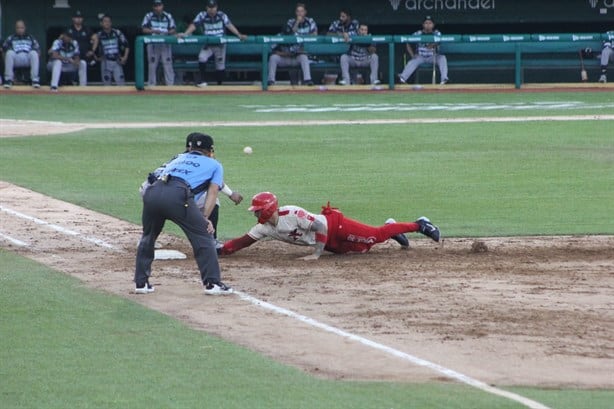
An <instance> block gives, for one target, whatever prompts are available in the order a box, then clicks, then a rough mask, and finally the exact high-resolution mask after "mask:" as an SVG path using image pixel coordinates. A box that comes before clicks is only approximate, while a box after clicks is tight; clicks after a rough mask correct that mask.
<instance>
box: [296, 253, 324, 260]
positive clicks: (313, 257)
mask: <svg viewBox="0 0 614 409" xmlns="http://www.w3.org/2000/svg"><path fill="white" fill-rule="evenodd" d="M319 258H320V255H319V254H310V255H308V256H305V257H299V260H304V261H311V260H317V259H319Z"/></svg>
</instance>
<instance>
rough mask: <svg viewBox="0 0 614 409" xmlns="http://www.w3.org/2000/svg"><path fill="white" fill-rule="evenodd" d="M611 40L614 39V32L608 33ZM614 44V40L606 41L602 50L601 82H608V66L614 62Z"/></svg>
mask: <svg viewBox="0 0 614 409" xmlns="http://www.w3.org/2000/svg"><path fill="white" fill-rule="evenodd" d="M607 34H609V36H610V38H612V37H614V31H608V32H607ZM613 44H614V42H613V41H612V40H608V41H604V42H603V46H602V48H601V76H600V77H599V82H602V83H604V84H605V83H606V82H608V64H609V63H610V60H614V45H613Z"/></svg>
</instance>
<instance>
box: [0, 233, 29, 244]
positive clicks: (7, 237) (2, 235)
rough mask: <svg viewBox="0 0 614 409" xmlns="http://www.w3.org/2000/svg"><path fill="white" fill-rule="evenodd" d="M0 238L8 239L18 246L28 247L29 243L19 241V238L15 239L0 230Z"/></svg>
mask: <svg viewBox="0 0 614 409" xmlns="http://www.w3.org/2000/svg"><path fill="white" fill-rule="evenodd" d="M0 239H4V240H6V241H8V242H10V243H13V244H14V245H16V246H19V247H28V246H29V244H28V243H26V242H25V241H21V240H19V239H16V238H15V237H11V236H9V235H8V234H4V233H2V232H0Z"/></svg>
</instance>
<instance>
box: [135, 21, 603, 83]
mask: <svg viewBox="0 0 614 409" xmlns="http://www.w3.org/2000/svg"><path fill="white" fill-rule="evenodd" d="M603 40H610V41H611V40H614V32H608V33H605V34H600V33H560V34H557V33H554V34H552V33H545V34H539V33H538V34H442V35H411V34H409V35H370V36H355V37H351V38H350V42H349V43H348V44H352V43H353V44H373V43H375V44H387V45H388V87H389V88H390V89H394V85H395V84H394V81H395V78H396V75H395V66H396V65H395V52H394V48H395V44H401V43H422V42H425V43H441V44H451V45H454V44H463V45H465V46H466V47H467V49H468V50H470V48H471V44H475V43H480V44H483V43H488V44H492V53H493V54H497V53H512V52H513V54H514V71H515V75H514V83H515V86H516V88H520V87H521V85H522V54H523V53H537V52H542V53H548V52H556V51H561V50H563V49H564V48H565V47H567V46H568V45H569V44H578V47H582V46H583V45H584V44H586V43H592V44H594V43H596V42H600V41H603ZM240 42H241V40H239V39H238V38H237V37H229V36H225V37H212V36H189V37H184V38H177V37H174V36H139V37H137V38H136V42H135V43H136V44H135V52H134V58H135V87H136V88H137V89H138V90H143V89H144V88H145V58H144V57H145V56H144V53H145V51H144V50H145V45H146V44H150V43H166V44H203V45H204V44H229V43H240ZM244 42H248V43H256V44H261V47H260V56H261V63H262V69H261V73H262V89H263V90H266V89H267V76H268V58H269V55H270V53H271V49H272V46H273V45H275V44H300V43H308V44H310V45H312V44H321V45H322V47H326V45H327V44H336V45H338V44H339V43H343V42H344V40H343V39H341V38H340V37H337V36H283V35H271V36H250V37H248V38H247V39H246V40H244ZM557 44H558V45H559V46H563V48H561V47H557ZM567 48H568V47H567ZM578 49H579V48H578ZM564 51H567V49H564Z"/></svg>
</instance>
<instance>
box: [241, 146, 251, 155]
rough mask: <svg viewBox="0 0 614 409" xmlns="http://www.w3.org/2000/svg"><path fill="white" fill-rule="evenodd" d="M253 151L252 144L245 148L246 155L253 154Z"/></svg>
mask: <svg viewBox="0 0 614 409" xmlns="http://www.w3.org/2000/svg"><path fill="white" fill-rule="evenodd" d="M252 152H253V150H252V147H251V146H246V147H245V148H243V153H244V154H246V155H251V154H252Z"/></svg>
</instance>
